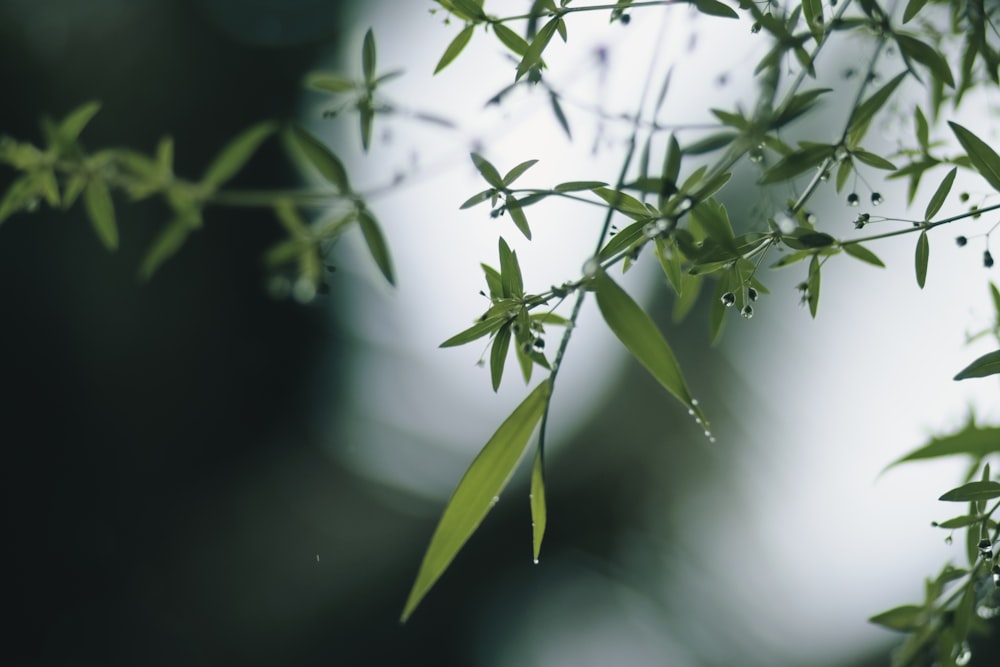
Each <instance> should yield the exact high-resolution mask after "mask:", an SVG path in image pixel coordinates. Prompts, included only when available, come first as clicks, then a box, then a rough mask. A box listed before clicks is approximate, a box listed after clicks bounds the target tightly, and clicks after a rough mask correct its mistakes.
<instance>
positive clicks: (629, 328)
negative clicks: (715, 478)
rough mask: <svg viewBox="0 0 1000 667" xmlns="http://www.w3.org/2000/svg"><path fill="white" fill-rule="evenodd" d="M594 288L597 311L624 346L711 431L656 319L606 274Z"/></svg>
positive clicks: (602, 272)
mask: <svg viewBox="0 0 1000 667" xmlns="http://www.w3.org/2000/svg"><path fill="white" fill-rule="evenodd" d="M592 284H593V288H594V293H595V294H596V295H597V307H598V308H599V309H600V311H601V315H602V316H603V317H604V321H605V322H607V324H608V327H609V328H610V329H611V331H612V332H614V334H615V335H616V336H617V337H618V340H620V341H621V343H622V345H624V346H625V348H626V349H627V350H628V351H629V352H631V353H632V356H634V357H635V358H636V359H637V360H638V361H639V363H641V364H642V365H643V366H645V367H646V370H648V371H649V372H650V373H651V374H652V376H653V377H654V378H656V380H657V381H658V382H659V383H660V384H661V385H663V388H664V389H666V390H667V391H669V392H670V393H671V394H673V395H674V397H675V398H676V399H677V400H679V401H680V402H681V403H683V404H684V405H685V406H686V407H687V408H688V409H689V410H692V411H694V413H695V414H696V415H697V416H698V418H699V419H701V420H702V422H703V423H704V424H706V427H707V422H706V421H705V415H704V414H703V413H702V411H701V408H699V407H698V404H697V403H696V402H695V401H694V399H693V398H692V397H691V392H690V390H689V389H688V386H687V382H685V380H684V376H683V374H682V373H681V368H680V365H679V364H678V363H677V358H676V357H675V356H674V353H673V350H671V349H670V345H669V344H668V343H667V341H666V339H665V338H664V337H663V335H662V334H661V333H660V330H659V328H657V326H656V324H655V323H654V322H653V320H652V318H650V317H649V315H647V314H646V311H644V310H643V309H642V308H641V307H640V306H639V304H637V303H636V302H635V301H633V300H632V297H630V296H629V295H628V293H627V292H625V290H623V289H622V288H621V287H619V286H618V285H617V283H615V282H614V281H613V280H611V278H609V277H608V274H607V273H605V272H604V271H601V272H599V273H598V274H597V276H595V277H594V280H593V283H592Z"/></svg>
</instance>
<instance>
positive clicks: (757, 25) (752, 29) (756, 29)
mask: <svg viewBox="0 0 1000 667" xmlns="http://www.w3.org/2000/svg"><path fill="white" fill-rule="evenodd" d="M750 32H752V33H753V34H755V35H756V34H757V33H758V32H760V23H759V22H757V21H755V22H754V24H753V25H752V26H750Z"/></svg>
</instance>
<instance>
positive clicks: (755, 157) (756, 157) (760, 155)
mask: <svg viewBox="0 0 1000 667" xmlns="http://www.w3.org/2000/svg"><path fill="white" fill-rule="evenodd" d="M747 157H748V158H750V161H751V162H753V163H754V164H757V163H759V162H762V161H763V160H764V151H763V150H761V148H760V147H759V146H758V147H757V148H751V149H750V152H749V153H748V154H747Z"/></svg>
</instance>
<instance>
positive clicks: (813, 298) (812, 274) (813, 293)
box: [806, 255, 820, 318]
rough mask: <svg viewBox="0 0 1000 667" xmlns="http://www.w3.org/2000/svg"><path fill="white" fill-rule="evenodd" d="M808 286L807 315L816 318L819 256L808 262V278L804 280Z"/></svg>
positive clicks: (814, 256)
mask: <svg viewBox="0 0 1000 667" xmlns="http://www.w3.org/2000/svg"><path fill="white" fill-rule="evenodd" d="M806 285H808V286H809V298H808V301H809V314H810V315H812V316H813V317H814V318H815V317H816V310H817V309H818V308H819V288H820V263H819V255H813V258H812V259H811V260H810V261H809V277H808V278H807V279H806Z"/></svg>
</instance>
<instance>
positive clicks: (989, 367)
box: [954, 350, 1000, 380]
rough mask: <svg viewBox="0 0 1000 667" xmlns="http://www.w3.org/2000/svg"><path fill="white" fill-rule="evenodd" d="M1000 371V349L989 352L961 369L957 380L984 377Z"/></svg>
mask: <svg viewBox="0 0 1000 667" xmlns="http://www.w3.org/2000/svg"><path fill="white" fill-rule="evenodd" d="M997 373H1000V350H995V351H993V352H988V353H986V354H984V355H983V356H981V357H979V358H978V359H976V360H975V361H973V362H972V363H971V364H969V365H968V366H966V367H965V368H963V369H962V370H961V371H959V373H958V375H956V376H955V378H954V379H956V380H968V379H970V378H983V377H987V376H989V375H996V374H997Z"/></svg>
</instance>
